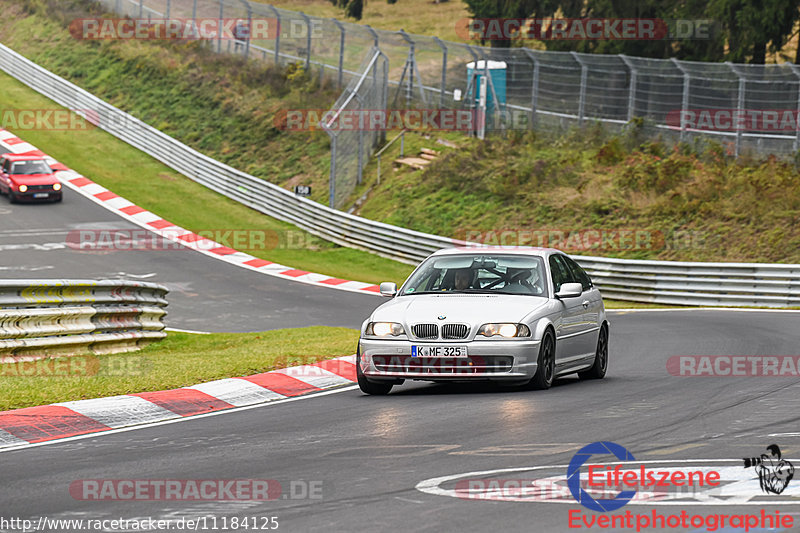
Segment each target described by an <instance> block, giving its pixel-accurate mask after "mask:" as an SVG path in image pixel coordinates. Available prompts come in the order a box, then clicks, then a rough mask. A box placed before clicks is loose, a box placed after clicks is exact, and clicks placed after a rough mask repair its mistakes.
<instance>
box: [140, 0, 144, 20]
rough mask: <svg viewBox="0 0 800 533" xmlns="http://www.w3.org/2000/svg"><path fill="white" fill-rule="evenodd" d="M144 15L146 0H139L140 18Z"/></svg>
mask: <svg viewBox="0 0 800 533" xmlns="http://www.w3.org/2000/svg"><path fill="white" fill-rule="evenodd" d="M142 15H144V0H139V18H140V19H141V18H142Z"/></svg>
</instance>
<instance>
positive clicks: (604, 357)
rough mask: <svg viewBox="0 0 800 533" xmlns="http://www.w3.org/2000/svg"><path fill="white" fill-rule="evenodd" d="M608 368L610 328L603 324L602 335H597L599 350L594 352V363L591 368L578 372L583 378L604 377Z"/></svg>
mask: <svg viewBox="0 0 800 533" xmlns="http://www.w3.org/2000/svg"><path fill="white" fill-rule="evenodd" d="M606 370H608V328H607V327H606V326H605V324H603V326H602V327H601V328H600V335H598V336H597V351H596V352H595V354H594V364H593V365H592V367H591V368H590V369H589V370H585V371H583V372H578V377H579V378H581V379H603V378H604V377H605V375H606Z"/></svg>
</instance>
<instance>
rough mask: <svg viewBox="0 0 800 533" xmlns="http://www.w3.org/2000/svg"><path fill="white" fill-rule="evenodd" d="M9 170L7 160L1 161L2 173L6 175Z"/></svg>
mask: <svg viewBox="0 0 800 533" xmlns="http://www.w3.org/2000/svg"><path fill="white" fill-rule="evenodd" d="M9 170H11V162H10V161H9V160H8V159H3V172H5V173H8V171H9Z"/></svg>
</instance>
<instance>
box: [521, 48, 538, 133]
mask: <svg viewBox="0 0 800 533" xmlns="http://www.w3.org/2000/svg"><path fill="white" fill-rule="evenodd" d="M522 50H523V51H524V52H525V55H527V56H528V59H530V60H531V62H532V63H533V81H532V82H531V129H533V128H534V127H535V126H536V105H537V104H538V102H537V100H538V99H539V60H538V59H536V55H535V54H534V53H533V50H531V49H529V48H523V49H522Z"/></svg>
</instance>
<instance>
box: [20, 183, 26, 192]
mask: <svg viewBox="0 0 800 533" xmlns="http://www.w3.org/2000/svg"><path fill="white" fill-rule="evenodd" d="M27 190H28V186H27V185H20V186H19V192H25V191H27Z"/></svg>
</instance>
